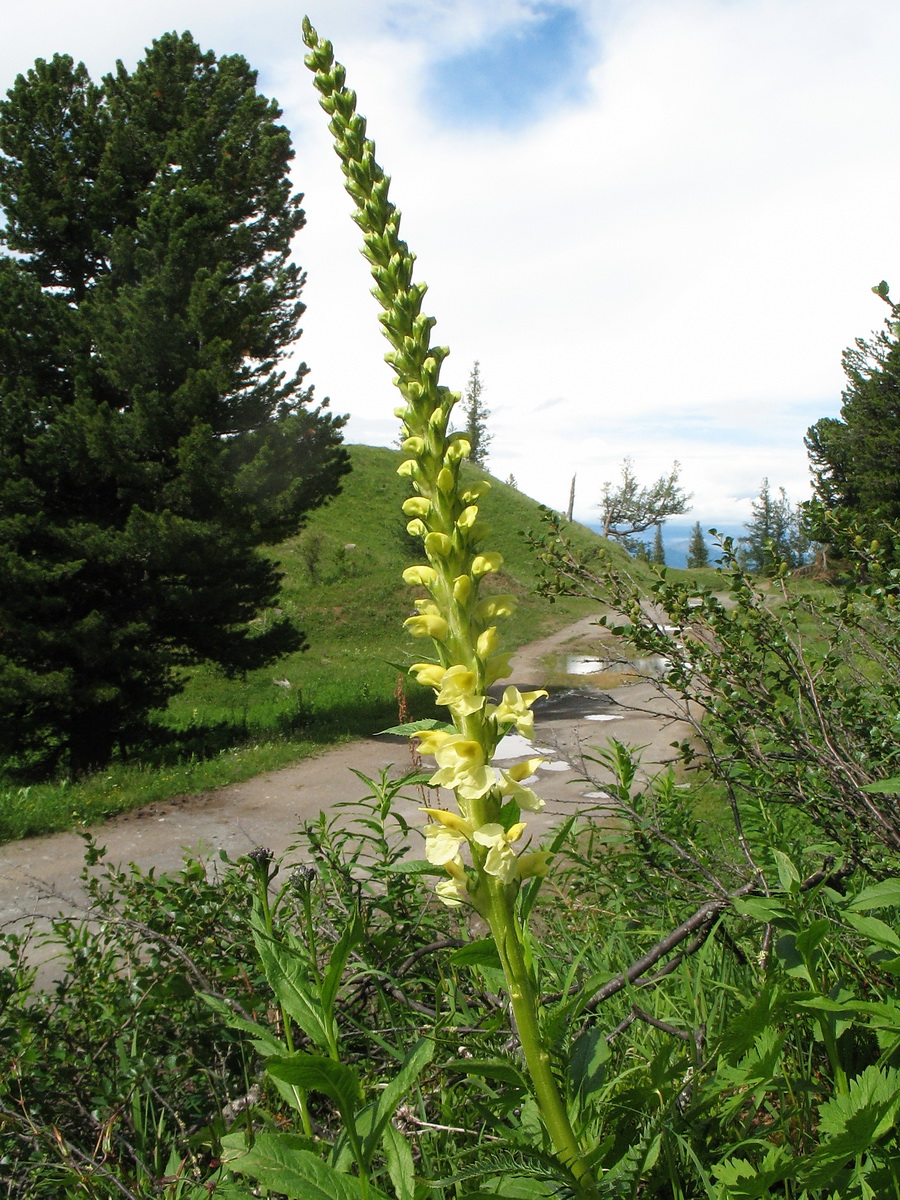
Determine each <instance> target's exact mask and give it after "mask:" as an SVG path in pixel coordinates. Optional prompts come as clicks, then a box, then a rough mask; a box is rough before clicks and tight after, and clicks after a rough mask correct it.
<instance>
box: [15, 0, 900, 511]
mask: <svg viewBox="0 0 900 1200" xmlns="http://www.w3.org/2000/svg"><path fill="white" fill-rule="evenodd" d="M308 11H309V15H310V17H311V19H312V20H313V23H314V24H315V25H316V26H317V27H318V29H319V31H320V33H321V34H322V35H323V36H327V37H329V38H331V39H332V40H333V41H334V44H335V48H336V52H337V55H338V57H339V58H340V59H341V60H342V61H343V62H344V63H345V64H346V66H347V69H348V81H349V83H350V85H351V86H353V87H354V88H355V89H356V90H357V92H358V94H359V98H360V109H361V111H362V112H364V113H365V114H366V115H367V117H368V118H369V131H370V133H371V135H372V136H373V137H374V139H375V141H376V143H377V146H378V157H379V160H380V161H381V162H382V164H383V166H384V168H385V170H386V171H387V172H388V173H389V174H390V175H391V176H392V178H393V185H392V195H393V197H394V199H395V201H396V202H397V204H398V205H399V206H400V208H401V209H402V210H403V214H404V216H403V231H404V236H405V237H406V238H407V240H408V242H409V244H410V247H411V248H412V249H413V250H414V251H415V253H416V254H417V255H418V271H419V278H422V279H425V280H426V281H427V282H428V283H429V288H430V290H429V294H428V299H427V302H426V303H427V305H428V309H429V311H430V312H431V313H433V314H434V315H435V316H436V317H437V320H438V324H437V329H436V334H437V337H438V338H439V340H440V341H442V342H444V343H445V344H447V345H449V346H450V348H451V351H452V354H451V356H450V358H449V359H448V360H447V363H446V365H445V368H444V372H443V379H444V380H445V382H447V383H448V384H449V385H450V386H451V387H455V388H458V389H461V388H463V387H464V385H465V382H466V379H467V378H468V375H469V372H470V370H471V366H472V363H473V361H474V360H475V359H478V360H479V361H480V363H481V372H482V378H483V381H484V388H485V390H484V400H485V402H486V403H487V405H488V407H489V408H490V409H491V410H492V418H491V426H492V431H493V434H494V441H493V443H492V446H491V451H492V455H491V466H492V468H493V470H494V471H495V473H496V474H498V475H499V476H501V478H505V477H506V476H507V475H508V474H510V473H512V474H514V475H515V477H516V479H517V481H518V483H519V485H520V486H521V487H522V488H523V490H525V491H527V492H528V493H529V494H531V495H533V496H535V497H536V498H538V499H539V500H541V501H542V502H544V503H547V504H550V505H552V506H554V507H557V508H561V507H564V506H565V504H566V502H567V499H568V492H569V481H570V480H571V477H572V475H573V473H576V472H577V475H578V490H577V496H576V515H577V516H579V517H581V519H584V520H591V519H592V516H593V513H594V505H595V504H596V502H597V500H598V498H599V494H600V491H601V489H602V485H603V482H604V481H605V480H607V479H612V478H616V477H617V475H618V471H619V464H620V463H621V461H622V459H623V458H624V457H625V456H626V455H630V456H631V458H632V459H633V461H634V464H635V469H636V471H637V473H638V476H639V478H640V479H641V480H647V481H649V480H650V479H651V478H655V477H656V476H658V475H659V474H661V473H662V472H663V471H667V470H668V468H669V466H670V465H671V463H672V460H673V459H678V460H679V461H680V462H681V464H682V480H683V483H684V485H685V487H686V488H687V490H688V491H691V492H693V493H694V495H695V501H694V509H693V511H692V513H691V514H689V517H688V519H689V520H691V521H693V520H694V519H699V520H700V521H701V522H702V524H703V525H704V526H706V525H708V524H715V523H718V524H722V525H725V524H733V523H736V522H737V523H740V521H741V520H742V519H744V518H745V517H746V516H748V515H749V512H750V502H751V499H752V498H753V497H754V496H756V495H757V494H758V492H759V487H760V483H761V480H762V478H763V476H766V477H768V479H769V481H770V483H771V485H772V487H779V486H784V487H785V488H786V489H787V491H788V494H789V495H790V496H791V498H792V499H801V498H803V497H804V496H805V495H806V494H807V490H808V469H807V460H806V453H805V449H804V447H803V435H804V433H805V431H806V428H807V426H808V425H809V424H810V423H811V422H812V421H814V420H815V419H817V418H818V417H819V416H832V415H836V414H837V412H838V410H839V406H840V392H841V388H842V385H843V375H842V371H841V352H842V350H843V349H844V347H846V346H848V345H850V344H852V342H853V340H854V339H855V338H856V337H857V336H867V335H868V334H869V333H870V332H871V331H872V330H874V329H876V328H878V327H879V326H880V324H881V322H882V320H883V313H884V312H885V309H884V305H883V304H882V302H881V301H880V300H878V299H877V298H876V297H874V296H873V295H872V294H871V291H870V288H871V286H872V285H873V284H875V283H877V282H878V281H879V280H880V279H882V278H886V279H887V280H888V281H890V282H892V283H894V284H895V291H896V292H900V270H898V267H900V246H898V239H897V235H896V232H895V229H896V201H895V197H896V196H897V195H898V194H900V161H898V158H897V156H896V155H895V154H894V153H893V152H892V149H891V148H892V147H893V145H894V144H895V142H896V131H897V128H898V127H900V73H898V72H897V70H896V63H897V60H898V56H900V5H898V4H897V3H896V0H867V3H866V4H860V3H858V0H569V2H567V3H565V4H563V3H553V2H551V0H540V2H538V0H364V2H363V0H310V4H309V9H308ZM302 15H303V9H302V8H300V7H296V6H295V5H293V4H291V3H288V2H287V0H258V2H257V3H255V4H254V5H253V6H247V5H246V3H245V2H244V0H130V3H129V4H127V5H124V4H121V3H120V2H118V0H117V2H113V0H83V2H82V3H81V4H79V5H78V6H75V5H72V4H70V3H69V2H68V0H65V2H64V0H33V3H32V4H31V6H30V7H29V8H28V10H27V11H25V9H24V7H19V8H17V9H16V10H15V11H14V13H13V14H12V15H11V16H9V17H8V19H7V21H6V24H5V28H4V39H3V41H2V44H0V86H3V87H4V88H5V87H8V86H9V85H10V84H11V83H12V81H13V79H14V77H15V74H16V73H17V72H18V71H21V70H24V69H27V67H28V66H29V65H30V64H31V62H33V60H34V58H35V57H36V56H37V55H41V56H44V57H47V56H49V55H51V54H52V53H53V52H54V51H57V50H59V51H66V52H68V53H71V54H72V55H73V56H74V57H75V58H81V59H84V61H85V62H86V63H87V65H88V67H89V68H90V70H91V72H92V73H93V74H94V75H95V76H99V75H101V74H102V73H103V72H105V71H107V70H110V69H111V68H112V67H113V64H114V62H115V60H116V58H122V59H123V60H124V61H125V62H126V63H127V64H129V65H133V63H134V62H135V61H136V60H137V59H138V58H139V57H140V54H141V52H142V48H143V47H144V46H145V45H146V44H147V43H148V42H149V41H150V40H151V39H152V38H153V37H155V36H158V35H159V34H160V33H162V32H163V31H165V30H168V29H178V30H182V29H185V28H187V29H190V30H191V31H192V32H193V34H194V36H195V37H196V38H197V39H198V41H200V42H201V44H203V45H204V46H205V47H209V48H211V49H214V50H215V51H216V52H217V53H220V54H221V53H230V52H235V51H239V52H242V53H244V54H246V56H247V57H248V58H249V59H250V61H251V62H252V63H253V65H254V66H256V67H257V68H258V69H259V72H260V86H261V88H262V90H264V91H265V92H266V94H268V95H274V96H276V97H277V98H278V99H279V101H280V102H281V104H282V106H283V108H284V111H285V121H286V123H287V124H288V126H289V127H290V129H291V132H292V135H293V138H294V143H295V147H296V151H297V157H296V162H295V172H294V174H295V182H296V186H297V188H298V189H299V190H301V191H303V192H304V193H305V196H306V199H305V202H304V203H305V208H306V212H307V218H308V223H307V227H306V229H305V230H304V231H303V232H302V234H301V235H300V237H299V238H298V243H297V258H298V260H299V261H300V262H301V263H302V264H303V266H304V267H305V269H306V270H307V273H308V283H307V287H306V291H305V296H304V298H305V300H306V303H307V306H308V308H307V312H306V314H305V316H304V322H303V324H304V335H303V338H302V340H301V343H300V346H299V350H298V353H299V355H300V356H301V357H303V358H304V359H305V360H306V361H307V362H308V363H309V365H310V367H311V369H312V374H311V379H312V380H313V381H314V383H315V385H316V388H317V392H318V393H319V394H320V395H330V396H331V398H332V404H333V407H334V409H335V410H336V411H338V412H347V413H349V414H350V417H351V419H350V423H349V426H348V435H349V438H350V439H351V440H355V441H366V442H371V443H374V444H384V445H389V444H391V442H392V441H393V439H394V438H395V436H396V422H395V420H394V418H393V417H392V409H393V407H394V405H395V403H396V397H395V390H394V389H393V388H392V386H391V372H390V371H389V369H388V368H387V367H386V366H385V364H384V362H383V355H384V352H385V350H386V348H387V347H386V344H385V343H384V342H383V340H382V338H381V336H380V332H379V327H378V324H377V321H376V311H377V310H376V306H375V303H374V301H373V300H372V298H371V296H370V295H369V294H368V293H369V287H370V286H371V284H370V280H369V278H368V272H367V269H366V265H365V263H364V261H363V259H362V258H361V256H360V255H359V253H358V231H357V229H356V227H355V226H354V225H353V223H352V222H351V221H350V219H349V211H350V203H349V201H348V199H347V197H346V196H345V194H344V192H343V190H342V179H341V174H340V170H339V167H338V164H337V160H336V159H335V157H334V154H333V151H332V148H331V144H330V136H329V134H328V132H327V119H326V118H325V116H324V114H323V113H322V112H321V110H320V109H319V108H318V106H317V103H316V96H315V93H314V90H313V88H312V85H311V79H310V77H309V73H308V72H307V71H306V69H305V68H304V67H303V65H302V58H303V48H302V45H301V42H300V34H299V28H300V20H301V17H302Z"/></svg>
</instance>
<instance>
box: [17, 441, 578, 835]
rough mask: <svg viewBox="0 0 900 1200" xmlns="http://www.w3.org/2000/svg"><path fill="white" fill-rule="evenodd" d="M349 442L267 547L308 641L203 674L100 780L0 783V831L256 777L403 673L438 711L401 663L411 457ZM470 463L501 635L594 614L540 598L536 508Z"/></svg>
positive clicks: (405, 648)
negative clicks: (402, 471) (138, 747)
mask: <svg viewBox="0 0 900 1200" xmlns="http://www.w3.org/2000/svg"><path fill="white" fill-rule="evenodd" d="M348 449H349V451H350V455H351V458H352V462H353V471H352V473H351V474H350V475H348V476H347V477H346V478H345V480H344V485H343V492H342V494H341V495H340V496H339V497H338V498H337V499H336V500H334V501H333V502H332V503H331V504H329V505H328V506H327V507H325V508H323V509H321V510H320V511H318V512H316V513H313V514H312V516H311V517H310V520H309V522H308V524H307V526H306V528H305V529H304V530H303V531H302V532H301V533H300V534H299V536H297V537H296V538H293V539H291V540H290V541H288V542H286V543H284V544H283V545H280V546H277V547H274V548H273V550H272V554H273V556H274V557H275V558H276V559H277V560H278V562H279V563H280V564H281V567H282V569H283V571H284V583H283V597H282V600H281V602H280V609H279V610H278V612H281V611H283V612H285V613H287V614H288V615H290V616H291V617H293V618H295V619H296V620H297V622H298V624H299V625H300V627H301V628H302V629H303V630H304V631H305V633H306V636H307V640H308V643H309V649H308V650H306V651H305V652H303V653H298V654H295V655H293V656H291V657H290V658H287V659H285V660H283V661H281V662H278V663H276V664H274V665H273V666H272V667H270V668H269V669H267V670H263V671H255V672H251V673H250V674H249V675H248V676H247V677H246V678H245V679H226V678H225V677H224V676H222V675H221V674H218V673H217V672H215V671H214V670H212V669H210V668H200V669H198V670H196V671H195V672H193V673H192V675H191V676H190V678H189V679H188V680H187V682H186V687H185V690H184V691H183V692H182V694H181V695H180V696H177V697H176V698H175V699H174V700H173V701H172V703H171V705H170V707H169V709H168V710H167V711H166V712H165V713H161V714H160V740H159V744H158V745H155V746H153V747H150V748H147V749H146V750H145V751H144V752H142V753H141V754H140V755H139V756H137V757H136V758H135V759H132V760H131V761H129V762H122V763H117V762H114V763H113V764H111V766H110V767H109V768H107V769H106V770H104V771H103V772H102V774H100V775H98V776H96V777H95V778H93V779H87V780H83V781H79V782H78V783H77V784H74V783H68V782H61V783H59V784H55V785H44V784H42V785H38V786H34V787H31V788H22V787H16V786H8V787H2V786H0V840H3V839H7V840H8V839H10V838H16V837H22V836H25V835H27V834H32V833H41V832H48V831H50V830H54V829H64V828H67V827H71V826H72V825H73V824H75V823H77V822H84V823H89V822H92V821H95V820H97V819H99V818H101V817H103V816H105V815H108V814H110V813H113V812H118V811H122V810H125V809H129V808H134V807H136V806H137V805H139V804H142V803H146V802H149V801H152V800H164V799H168V798H169V797H171V796H175V795H181V794H185V793H191V792H196V791H200V790H204V789H208V788H213V787H218V786H222V785H224V784H227V783H232V782H237V781H239V780H241V779H248V778H250V777H251V776H253V775H255V774H259V773H261V772H263V771H267V770H271V769H273V768H276V767H278V766H282V765H286V764H287V763H291V762H296V761H298V760H300V759H302V758H305V757H308V756H309V755H311V754H315V753H318V752H319V751H320V750H321V749H322V748H323V747H325V746H328V745H331V744H334V743H336V742H340V741H344V740H346V739H348V738H352V737H358V736H362V735H366V734H371V733H373V732H375V731H377V730H379V729H383V728H384V727H385V726H387V725H391V724H395V723H396V719H397V709H398V699H397V696H396V694H395V693H396V690H397V685H398V680H399V679H401V678H402V679H403V686H404V689H405V693H406V697H407V699H408V702H409V705H410V709H411V711H412V713H413V715H417V716H421V715H426V714H429V715H430V714H433V713H434V711H435V710H434V706H433V697H432V693H431V692H430V691H426V690H424V689H421V688H419V687H417V685H416V684H415V683H414V682H413V681H411V680H409V679H408V677H404V676H403V667H404V664H407V663H409V662H412V661H415V660H416V659H417V658H420V657H422V654H423V645H422V643H421V642H419V643H416V642H415V641H414V640H413V639H412V638H410V637H408V636H407V635H406V634H405V633H404V631H403V628H402V623H403V620H404V619H405V618H406V617H407V616H409V615H410V613H411V611H412V600H413V596H414V593H413V592H412V590H411V589H410V588H409V587H407V586H406V585H405V584H404V583H403V581H402V579H401V572H402V570H403V568H404V567H405V566H408V565H409V564H410V563H414V562H421V561H423V559H422V550H421V546H418V545H417V544H416V543H415V542H414V541H413V540H412V539H411V538H410V537H409V535H408V534H407V532H406V518H405V517H404V516H403V514H402V512H401V511H400V505H401V503H402V502H403V500H404V499H405V498H406V496H407V495H408V494H409V491H408V484H407V481H406V480H404V479H401V478H400V477H399V476H398V475H397V467H398V465H399V463H400V462H401V460H402V458H403V455H402V454H401V453H400V452H399V451H395V450H388V449H383V448H377V447H372V446H350V447H348ZM465 472H466V473H467V474H468V475H469V476H470V477H471V478H472V479H478V478H484V477H487V478H489V479H491V483H492V485H493V490H492V491H491V493H490V494H489V495H488V496H487V497H486V498H485V500H484V501H483V502H482V505H481V510H482V515H483V516H484V517H485V519H486V520H487V521H488V522H489V523H490V525H491V527H492V531H493V532H492V536H491V537H490V539H489V546H488V547H487V548H488V549H492V550H499V551H500V552H501V553H502V554H503V556H504V560H505V562H504V569H503V570H502V571H500V572H498V573H497V576H495V577H492V579H491V584H492V586H493V587H494V588H496V589H497V590H498V591H502V592H512V593H514V594H515V595H516V596H518V597H519V602H520V607H519V610H518V612H517V614H516V616H515V618H514V619H513V620H511V621H507V622H504V623H503V624H502V625H501V634H502V637H503V641H504V645H505V646H506V647H508V648H510V649H513V648H515V647H517V646H519V645H522V644H523V643H525V642H528V641H531V640H533V639H534V638H537V637H540V636H541V635H542V634H543V633H547V632H550V631H551V630H553V629H556V628H559V627H561V626H563V625H565V624H566V623H567V622H569V621H574V620H576V619H577V618H578V617H579V616H582V615H584V614H586V613H589V612H591V611H593V610H594V608H595V606H594V605H593V604H592V603H591V602H589V601H584V600H568V599H563V600H558V601H557V602H556V603H555V604H552V605H551V604H550V603H549V602H548V601H546V600H541V599H539V598H538V597H536V596H534V595H532V591H533V588H534V585H535V583H536V580H537V572H536V570H535V565H534V562H533V557H532V555H531V553H530V551H529V548H528V546H527V544H526V542H525V540H524V538H523V537H522V531H523V530H527V529H535V530H536V529H538V528H539V526H540V515H539V507H538V505H537V504H536V503H535V501H533V500H530V499H529V498H528V497H527V496H524V495H523V494H522V493H521V492H519V491H517V490H516V489H515V488H513V487H510V486H508V485H507V484H504V483H501V482H500V481H499V480H495V479H493V478H492V477H491V476H489V475H488V476H485V473H484V472H482V471H479V470H478V469H477V468H474V467H471V466H469V465H468V464H466V465H465ZM571 528H572V535H573V538H574V539H575V540H576V541H577V542H579V543H582V544H583V545H584V546H585V547H586V548H587V547H589V546H592V545H597V544H598V543H599V541H600V539H598V537H597V535H596V534H594V533H592V532H591V531H590V530H588V529H586V528H584V527H583V526H579V525H573V526H572V527H571ZM278 612H271V613H264V614H262V615H261V617H260V618H259V619H260V620H261V621H267V620H271V619H273V617H275V616H277V615H278ZM425 654H426V656H427V654H428V651H427V649H426V650H425ZM276 681H280V682H276ZM286 685H290V686H286Z"/></svg>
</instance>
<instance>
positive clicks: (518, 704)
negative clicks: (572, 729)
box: [491, 687, 547, 738]
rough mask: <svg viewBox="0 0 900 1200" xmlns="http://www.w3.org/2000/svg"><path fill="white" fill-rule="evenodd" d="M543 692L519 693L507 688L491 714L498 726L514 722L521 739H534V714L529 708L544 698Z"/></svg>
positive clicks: (517, 690)
mask: <svg viewBox="0 0 900 1200" xmlns="http://www.w3.org/2000/svg"><path fill="white" fill-rule="evenodd" d="M546 695H547V693H546V692H545V691H543V690H541V691H537V692H520V691H519V689H518V688H516V687H508V688H507V689H506V690H505V691H504V693H503V700H502V701H501V703H500V704H498V705H497V707H496V708H495V709H494V710H493V712H492V713H491V715H492V716H494V717H496V719H497V723H498V724H499V725H507V724H509V723H510V722H514V723H515V726H516V729H517V730H518V731H519V733H521V735H522V737H526V738H532V737H534V713H533V712H532V711H531V706H532V704H534V702H535V700H537V699H539V698H540V697H541V696H546Z"/></svg>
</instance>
